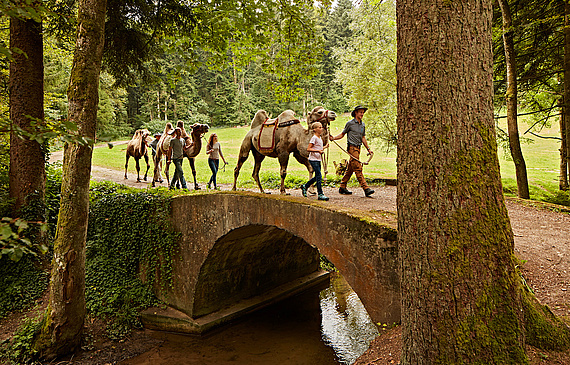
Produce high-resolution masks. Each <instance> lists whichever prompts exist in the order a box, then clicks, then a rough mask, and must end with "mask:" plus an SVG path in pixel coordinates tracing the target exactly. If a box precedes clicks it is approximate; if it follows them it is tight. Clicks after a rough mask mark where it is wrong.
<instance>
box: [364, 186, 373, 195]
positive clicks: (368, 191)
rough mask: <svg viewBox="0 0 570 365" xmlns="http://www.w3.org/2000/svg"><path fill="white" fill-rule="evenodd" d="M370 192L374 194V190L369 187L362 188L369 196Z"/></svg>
mask: <svg viewBox="0 0 570 365" xmlns="http://www.w3.org/2000/svg"><path fill="white" fill-rule="evenodd" d="M372 194H374V190H372V189H370V188H366V189H365V190H364V195H366V196H370V195H372Z"/></svg>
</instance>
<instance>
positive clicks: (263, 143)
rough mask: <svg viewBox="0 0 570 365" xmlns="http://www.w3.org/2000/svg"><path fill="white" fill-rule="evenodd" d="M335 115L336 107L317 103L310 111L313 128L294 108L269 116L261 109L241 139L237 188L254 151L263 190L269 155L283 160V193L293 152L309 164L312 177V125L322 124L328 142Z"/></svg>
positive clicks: (255, 177)
mask: <svg viewBox="0 0 570 365" xmlns="http://www.w3.org/2000/svg"><path fill="white" fill-rule="evenodd" d="M334 119H336V113H335V112H334V111H332V110H327V109H325V108H323V107H322V106H317V107H315V108H314V109H313V110H312V111H311V112H309V114H308V115H307V124H308V127H309V129H305V127H303V126H302V125H301V123H300V121H299V119H297V118H296V117H295V112H293V111H292V110H286V111H284V112H283V113H281V114H279V116H278V117H277V118H275V119H269V116H268V115H267V112H265V110H259V111H258V112H257V113H256V114H255V116H254V118H253V120H252V121H251V126H250V130H249V132H248V133H247V134H246V136H245V138H244V140H243V141H242V143H241V148H240V152H239V156H238V162H237V166H236V167H235V169H234V185H233V190H236V184H237V179H238V176H239V171H240V169H241V167H242V165H243V164H244V162H245V161H246V160H247V158H248V156H249V153H250V152H251V153H252V154H253V158H254V161H255V165H254V168H253V174H252V176H253V179H254V180H255V182H256V183H257V186H258V187H259V191H261V192H262V193H263V192H264V190H263V187H262V186H261V182H260V180H259V170H260V168H261V163H262V162H263V160H264V159H265V157H273V158H277V159H278V160H279V165H280V175H281V187H280V189H279V191H280V192H281V194H285V177H286V176H287V165H288V163H289V155H290V154H291V153H292V154H293V157H295V159H296V160H297V161H299V163H301V164H302V165H305V166H306V167H307V170H308V171H309V178H310V177H311V176H312V174H313V168H312V167H311V164H310V163H309V152H307V147H308V146H309V141H310V140H311V136H312V133H311V132H310V128H311V125H312V124H313V123H315V122H320V123H321V124H322V126H323V134H322V139H323V143H324V144H325V145H326V144H327V143H328V139H329V132H328V130H329V125H330V122H331V121H332V120H334Z"/></svg>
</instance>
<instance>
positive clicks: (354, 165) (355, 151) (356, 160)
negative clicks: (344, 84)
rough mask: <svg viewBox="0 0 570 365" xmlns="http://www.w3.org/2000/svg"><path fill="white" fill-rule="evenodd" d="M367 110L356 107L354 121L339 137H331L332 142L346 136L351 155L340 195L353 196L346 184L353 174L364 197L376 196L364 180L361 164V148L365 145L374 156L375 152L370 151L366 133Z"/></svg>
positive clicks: (349, 123)
mask: <svg viewBox="0 0 570 365" xmlns="http://www.w3.org/2000/svg"><path fill="white" fill-rule="evenodd" d="M367 110H368V108H367V107H365V106H362V105H358V106H356V108H354V110H353V111H352V113H350V114H351V115H352V117H353V118H354V119H352V120H350V121H349V122H347V123H346V125H345V126H344V129H343V130H342V132H341V133H340V134H339V135H337V136H330V140H331V141H334V140H337V139H341V138H342V137H344V135H345V134H346V142H347V144H348V146H347V148H346V150H347V152H348V154H349V155H350V162H349V164H348V168H347V169H346V173H345V174H344V176H343V177H342V180H341V182H340V187H339V189H338V192H339V193H340V194H344V195H350V194H352V191H349V190H348V189H347V188H346V184H347V183H348V180H349V179H350V177H351V176H352V173H353V172H354V174H355V175H356V179H357V180H358V182H359V183H360V186H361V187H362V189H363V190H364V195H365V196H370V195H372V194H374V190H372V189H370V188H369V187H368V184H367V183H366V179H364V175H363V174H362V162H360V146H362V145H364V147H365V148H366V149H367V150H368V154H369V155H373V154H374V152H372V151H371V150H370V147H368V142H367V141H366V131H365V129H366V128H365V125H364V122H363V121H362V117H363V116H364V112H366V111H367Z"/></svg>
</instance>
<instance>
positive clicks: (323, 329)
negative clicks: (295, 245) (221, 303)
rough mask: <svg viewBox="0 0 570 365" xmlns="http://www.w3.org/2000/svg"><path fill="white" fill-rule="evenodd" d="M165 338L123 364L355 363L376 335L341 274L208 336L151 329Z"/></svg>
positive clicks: (161, 337)
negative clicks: (328, 281) (326, 282)
mask: <svg viewBox="0 0 570 365" xmlns="http://www.w3.org/2000/svg"><path fill="white" fill-rule="evenodd" d="M147 332H148V334H149V335H150V336H153V337H156V338H159V339H161V340H163V341H164V342H163V343H162V344H161V345H160V346H158V347H157V348H155V349H153V350H151V351H149V352H147V353H144V354H142V355H139V356H137V357H135V358H132V359H129V360H126V361H124V362H122V363H121V364H129V365H135V364H136V365H142V364H148V365H150V364H152V365H160V364H168V365H173V364H177V365H179V364H201V365H206V364H216V365H220V364H247V365H254V364H260V365H261V364H292V365H303V364H306V365H315V364H318V365H335V364H339V363H340V364H351V363H352V362H354V361H355V360H356V358H358V356H360V355H361V354H362V353H363V352H364V351H365V350H366V349H367V348H368V344H369V343H370V341H371V340H372V339H373V338H374V337H375V336H376V335H377V334H378V332H377V330H376V327H375V326H374V324H373V323H372V322H371V320H370V318H369V317H368V314H367V313H366V310H365V309H364V307H363V306H362V303H360V300H359V299H358V297H357V296H356V294H355V293H354V292H353V291H352V289H350V286H348V284H347V283H346V282H345V281H344V279H343V278H342V277H341V276H340V275H336V274H334V275H332V276H331V282H330V285H329V284H324V285H322V286H321V287H316V288H313V289H310V290H308V291H306V292H303V293H301V294H299V295H297V296H295V297H292V298H290V299H287V300H284V301H282V302H279V303H277V304H275V305H272V306H270V307H268V308H265V309H263V310H261V311H258V312H256V313H254V314H252V315H250V316H248V317H245V318H243V319H242V320H240V321H238V322H235V323H233V324H232V325H229V326H226V327H223V328H221V329H218V330H216V331H215V332H213V333H209V334H208V335H206V336H202V337H196V336H187V335H181V334H173V333H166V332H158V331H150V330H147Z"/></svg>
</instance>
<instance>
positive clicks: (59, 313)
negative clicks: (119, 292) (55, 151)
mask: <svg viewBox="0 0 570 365" xmlns="http://www.w3.org/2000/svg"><path fill="white" fill-rule="evenodd" d="M106 5H107V1H106V0H80V1H79V9H78V33H77V41H76V46H75V54H74V58H73V68H72V70H71V79H70V83H69V88H68V100H69V119H70V121H72V122H74V123H76V124H77V127H78V135H79V136H81V137H84V138H88V139H89V140H90V142H89V143H88V144H78V143H72V144H68V145H66V146H65V150H64V160H63V177H62V186H61V205H60V210H59V217H58V221H57V237H56V240H55V245H54V258H53V263H52V273H51V284H50V299H49V306H48V310H47V314H46V318H45V322H44V325H43V327H42V332H41V334H40V336H39V338H37V341H36V342H35V348H36V349H37V350H38V351H39V353H40V354H41V355H42V356H43V357H46V358H53V357H55V356H59V355H62V354H66V353H69V352H72V351H75V350H76V349H78V348H79V346H80V342H81V332H82V329H83V321H84V318H85V240H86V236H87V222H88V217H89V180H90V174H91V156H92V152H93V142H94V139H95V130H96V124H97V105H98V103H99V94H98V86H99V73H100V71H101V58H102V54H103V43H104V32H105V11H106Z"/></svg>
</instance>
